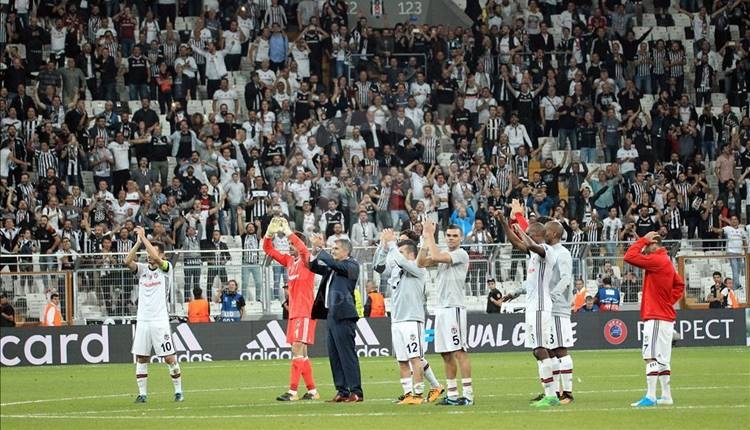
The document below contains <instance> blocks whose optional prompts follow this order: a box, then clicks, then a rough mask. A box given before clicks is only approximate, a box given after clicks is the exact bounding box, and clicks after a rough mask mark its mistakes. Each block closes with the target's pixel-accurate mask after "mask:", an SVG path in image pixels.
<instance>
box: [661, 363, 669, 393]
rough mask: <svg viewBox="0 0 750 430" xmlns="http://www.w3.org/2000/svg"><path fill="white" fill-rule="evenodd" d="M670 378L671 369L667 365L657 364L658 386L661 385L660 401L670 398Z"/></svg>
mask: <svg viewBox="0 0 750 430" xmlns="http://www.w3.org/2000/svg"><path fill="white" fill-rule="evenodd" d="M671 376H672V369H671V368H670V366H669V364H659V385H661V398H662V399H671V398H672V386H671V381H670V379H671Z"/></svg>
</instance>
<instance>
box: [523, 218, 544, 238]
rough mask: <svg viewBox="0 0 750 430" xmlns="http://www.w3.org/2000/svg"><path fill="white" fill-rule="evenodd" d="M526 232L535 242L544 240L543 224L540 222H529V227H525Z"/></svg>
mask: <svg viewBox="0 0 750 430" xmlns="http://www.w3.org/2000/svg"><path fill="white" fill-rule="evenodd" d="M526 234H528V235H529V237H530V238H532V239H533V240H534V241H535V242H537V243H543V242H544V241H545V238H544V237H545V232H544V225H543V224H541V223H538V222H535V221H534V222H531V223H529V227H528V228H527V229H526Z"/></svg>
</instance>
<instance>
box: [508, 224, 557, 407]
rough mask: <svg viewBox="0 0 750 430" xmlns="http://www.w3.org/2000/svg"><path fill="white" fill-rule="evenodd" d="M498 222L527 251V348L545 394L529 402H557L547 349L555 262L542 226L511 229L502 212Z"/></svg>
mask: <svg viewBox="0 0 750 430" xmlns="http://www.w3.org/2000/svg"><path fill="white" fill-rule="evenodd" d="M500 223H501V224H502V226H503V230H504V231H505V235H506V237H507V238H508V240H509V241H510V242H511V243H512V244H513V246H514V247H515V248H516V249H518V250H520V251H522V252H524V253H526V254H527V255H528V260H529V261H528V264H527V274H526V280H525V284H526V315H525V320H526V340H525V345H526V348H529V349H531V350H532V353H533V355H534V358H536V360H537V369H538V371H539V379H540V380H541V382H542V387H543V388H544V395H543V396H537V397H536V398H534V399H532V406H535V407H540V408H544V407H549V406H557V405H559V404H560V401H559V400H558V398H557V395H556V392H555V385H554V378H553V374H552V372H553V363H552V359H551V358H550V353H549V351H548V350H547V347H548V346H549V345H548V343H549V341H550V338H551V336H552V298H551V295H550V291H549V290H550V287H549V283H550V280H551V277H552V271H553V268H554V266H555V253H554V251H553V250H552V248H550V247H549V246H548V245H547V244H546V243H545V230H544V226H543V225H542V224H540V223H537V222H535V223H532V224H529V226H528V229H527V231H524V230H523V229H521V227H520V226H519V224H514V226H513V227H514V228H513V229H511V228H510V226H509V225H508V222H507V220H506V219H505V217H504V216H502V215H501V217H500Z"/></svg>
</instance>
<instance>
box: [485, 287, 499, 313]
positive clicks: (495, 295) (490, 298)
mask: <svg viewBox="0 0 750 430" xmlns="http://www.w3.org/2000/svg"><path fill="white" fill-rule="evenodd" d="M487 288H489V292H488V293H487V313H488V314H499V313H500V306H501V305H502V302H503V300H502V299H503V293H501V292H500V290H498V289H497V287H496V286H495V280H494V279H488V280H487Z"/></svg>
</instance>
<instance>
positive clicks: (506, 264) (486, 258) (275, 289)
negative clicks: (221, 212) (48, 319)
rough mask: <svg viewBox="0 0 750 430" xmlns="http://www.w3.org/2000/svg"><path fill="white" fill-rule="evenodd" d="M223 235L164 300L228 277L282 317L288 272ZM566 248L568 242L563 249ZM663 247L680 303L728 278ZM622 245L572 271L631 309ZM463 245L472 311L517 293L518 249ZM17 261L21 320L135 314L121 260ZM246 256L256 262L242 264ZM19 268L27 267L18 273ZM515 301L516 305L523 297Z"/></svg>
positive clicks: (264, 311) (4, 277)
mask: <svg viewBox="0 0 750 430" xmlns="http://www.w3.org/2000/svg"><path fill="white" fill-rule="evenodd" d="M225 240H226V241H227V242H228V243H229V259H228V261H225V262H221V263H219V262H217V260H216V259H215V258H216V257H217V254H216V252H215V251H201V252H200V254H201V258H200V260H201V263H200V265H190V264H185V263H186V261H187V262H190V260H186V259H185V256H186V253H185V252H184V251H180V250H176V251H172V252H170V253H169V256H170V257H169V258H170V259H171V261H172V262H173V263H174V267H175V278H174V283H175V287H174V288H171V289H170V297H169V311H170V313H172V314H173V315H176V316H180V317H182V316H185V315H186V314H187V302H188V301H189V300H190V299H191V298H192V295H193V294H192V290H193V287H196V286H197V287H199V288H201V290H202V293H203V297H204V298H206V299H208V300H209V301H210V300H211V299H212V297H211V296H212V295H214V294H215V293H216V292H217V291H220V289H221V288H223V287H224V286H225V285H226V281H227V280H229V279H234V280H236V281H237V282H238V284H239V286H240V291H239V292H240V293H241V294H242V295H243V297H245V300H246V302H247V307H246V314H247V315H248V317H249V318H264V317H267V318H274V317H277V316H279V315H280V314H281V312H282V307H281V303H282V302H283V300H284V293H283V289H282V287H283V285H284V284H285V283H286V271H285V269H284V268H283V267H281V266H278V265H276V264H275V263H274V262H273V261H272V260H271V259H270V258H269V257H268V256H267V255H265V254H264V253H263V251H262V250H243V249H241V248H240V247H239V241H238V240H237V239H236V238H231V237H227V238H225ZM571 245H572V244H566V246H568V247H571ZM664 245H665V246H666V247H667V248H668V249H669V252H670V255H671V256H672V258H673V260H674V262H675V267H677V268H678V269H679V272H680V273H681V274H682V275H683V278H684V279H685V281H686V282H687V284H688V288H687V291H686V298H685V300H684V302H683V303H682V306H683V307H686V308H690V307H697V308H702V307H706V306H707V303H706V296H707V291H708V289H709V288H710V285H711V280H710V278H711V274H712V273H713V272H714V271H719V272H721V273H722V276H723V277H733V274H732V266H731V264H730V260H729V259H730V256H728V255H727V254H726V253H725V252H724V242H723V241H710V242H702V241H699V240H682V241H665V242H664ZM626 247H627V244H625V243H612V242H587V243H583V244H582V246H581V247H580V248H579V249H578V250H575V249H574V252H575V254H574V255H573V257H574V267H573V271H574V273H573V276H574V278H575V279H582V280H583V281H584V283H585V286H586V288H587V294H589V295H592V296H593V295H595V294H596V292H597V289H598V287H599V285H600V284H601V281H602V279H603V278H605V277H607V276H609V277H611V278H612V282H613V285H614V286H616V287H619V288H620V289H621V292H622V294H621V297H622V305H623V308H624V309H635V308H637V306H638V303H639V302H640V291H641V286H642V283H643V274H642V271H641V270H639V269H637V268H634V267H632V266H629V265H628V264H626V263H624V262H623V259H622V256H623V254H624V252H625V249H626ZM464 248H465V249H466V250H467V252H468V253H469V255H470V266H469V272H468V274H467V279H466V291H465V292H466V303H467V308H468V309H469V311H474V312H483V311H484V310H485V306H486V294H487V287H486V286H487V280H488V279H490V278H492V279H495V281H496V283H497V286H498V288H499V289H500V290H501V291H502V292H503V293H504V294H507V293H510V292H514V291H520V289H521V286H522V280H523V279H524V272H525V268H526V261H525V260H526V259H525V256H524V255H523V254H520V253H517V252H514V251H512V249H511V246H510V245H509V244H490V245H487V244H466V245H464ZM193 252H195V251H193ZM374 252H375V248H374V247H359V248H355V249H354V252H353V256H354V258H355V259H357V261H359V262H360V282H359V284H358V288H359V289H360V292H361V293H362V296H363V297H366V295H365V285H366V283H367V282H368V281H373V282H375V285H376V286H379V288H380V291H381V292H383V294H384V295H385V297H386V305H387V306H389V305H390V289H389V288H387V285H386V284H385V281H384V280H381V276H380V274H379V273H377V272H376V271H375V270H374V268H373V265H372V261H373V256H374ZM113 256H114V257H115V259H116V260H117V261H122V259H123V258H124V254H113ZM9 257H10V256H6V258H9ZM189 257H195V255H194V254H193V255H189ZM10 258H12V257H10ZM16 258H19V261H24V262H25V263H24V264H25V265H24V266H23V267H22V266H20V265H19V266H9V268H10V269H11V270H12V271H2V272H0V290H2V291H4V292H6V293H7V294H8V296H9V298H10V299H11V303H12V304H13V305H14V306H15V307H16V308H17V314H18V315H19V316H20V317H21V318H22V320H23V321H27V322H32V323H33V322H35V321H38V318H39V315H40V313H41V310H42V309H43V307H44V305H45V304H46V303H47V300H48V297H49V293H50V292H52V291H58V292H59V293H61V299H62V305H61V308H62V310H63V316H64V318H65V320H66V321H67V322H75V323H87V322H91V321H105V320H108V319H113V318H115V319H132V318H134V316H135V312H136V306H135V304H134V303H135V301H136V299H137V289H136V284H137V282H136V279H135V277H134V276H133V274H132V273H131V272H130V271H129V270H128V269H127V268H125V267H124V266H122V265H120V264H114V265H109V264H108V265H102V264H101V261H103V260H102V255H101V254H81V255H79V256H78V258H77V259H76V266H75V269H74V270H73V271H60V270H59V268H58V266H57V263H56V261H52V260H50V259H48V258H46V257H42V258H40V256H39V255H31V256H17V257H16ZM735 258H736V257H735ZM740 258H742V259H743V260H742V261H743V264H740V265H739V266H735V267H739V268H740V269H741V270H740V271H739V272H740V273H741V274H739V276H737V277H738V278H739V282H737V281H735V285H743V286H744V285H746V282H745V278H746V275H745V274H746V273H748V269H749V268H750V258H749V257H748V256H747V255H746V256H741V257H740ZM193 261H195V260H193ZM243 261H252V262H254V263H253V264H245V263H243ZM19 267H22V268H21V270H24V271H19ZM436 276H437V272H436V271H434V270H433V271H431V272H430V278H429V280H428V286H427V307H428V311H430V312H431V311H432V310H433V309H434V307H435V305H436V303H437V295H436V285H435V280H436ZM381 281H382V282H381ZM209 285H210V295H209V294H208V293H209V291H208V290H209V288H208V287H209ZM745 291H746V289H744V288H737V289H736V291H735V294H736V296H737V298H738V300H739V301H740V303H742V304H746V303H747V298H746V293H745ZM517 300H518V301H519V302H521V301H522V298H521V299H517ZM511 308H513V307H511ZM218 313H219V307H218V304H213V305H212V314H218Z"/></svg>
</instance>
